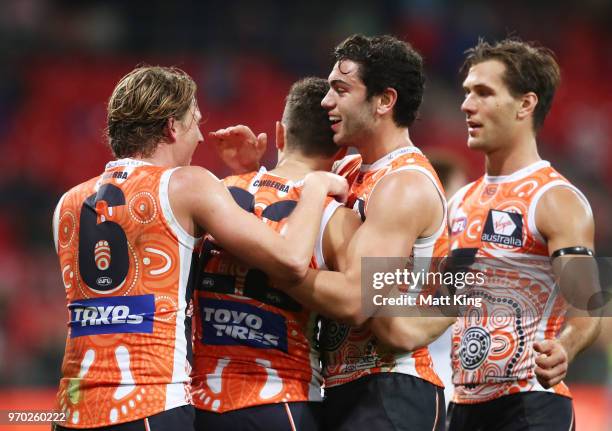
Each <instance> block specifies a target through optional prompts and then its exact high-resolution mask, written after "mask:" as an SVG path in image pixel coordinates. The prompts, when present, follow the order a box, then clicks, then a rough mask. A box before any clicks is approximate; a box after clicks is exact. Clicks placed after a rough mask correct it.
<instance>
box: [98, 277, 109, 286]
mask: <svg viewBox="0 0 612 431" xmlns="http://www.w3.org/2000/svg"><path fill="white" fill-rule="evenodd" d="M96 284H97V285H98V286H100V287H106V286H110V285H111V284H113V279H112V278H110V277H98V279H97V280H96Z"/></svg>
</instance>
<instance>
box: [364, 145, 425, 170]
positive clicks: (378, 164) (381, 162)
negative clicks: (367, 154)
mask: <svg viewBox="0 0 612 431" xmlns="http://www.w3.org/2000/svg"><path fill="white" fill-rule="evenodd" d="M410 153H417V154H420V155H423V152H422V151H421V150H419V148H418V147H415V146H414V145H412V146H410V147H401V148H398V149H396V150H393V151H391V152H390V153H389V154H386V155H384V156H383V157H381V158H380V159H378V160H376V161H375V162H374V163H372V164H369V165H368V164H365V163H361V167H360V168H359V170H360V171H361V172H367V171H377V170H378V169H381V168H384V167H385V166H387V165H388V164H389V163H391V162H392V161H393V160H395V159H396V158H398V157H400V156H403V155H404V154H410Z"/></svg>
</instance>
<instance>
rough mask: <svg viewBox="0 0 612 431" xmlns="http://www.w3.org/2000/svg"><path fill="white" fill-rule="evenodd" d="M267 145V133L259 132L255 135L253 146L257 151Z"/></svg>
mask: <svg viewBox="0 0 612 431" xmlns="http://www.w3.org/2000/svg"><path fill="white" fill-rule="evenodd" d="M267 146H268V135H267V134H265V133H260V134H259V135H257V142H256V143H255V148H256V149H257V150H258V151H262V150H264V151H265V149H266V147H267Z"/></svg>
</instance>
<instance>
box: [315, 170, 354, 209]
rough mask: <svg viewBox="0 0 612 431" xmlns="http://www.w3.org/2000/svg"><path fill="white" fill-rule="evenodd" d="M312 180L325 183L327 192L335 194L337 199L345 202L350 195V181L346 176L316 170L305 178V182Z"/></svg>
mask: <svg viewBox="0 0 612 431" xmlns="http://www.w3.org/2000/svg"><path fill="white" fill-rule="evenodd" d="M310 181H317V182H320V183H321V184H323V187H325V189H326V190H327V194H328V195H331V196H334V197H335V198H336V200H338V201H340V202H342V203H345V202H346V199H347V197H348V182H347V181H346V178H344V177H341V176H340V175H336V174H332V173H331V172H323V171H316V172H311V173H309V174H308V175H306V177H305V178H304V184H306V183H307V182H310Z"/></svg>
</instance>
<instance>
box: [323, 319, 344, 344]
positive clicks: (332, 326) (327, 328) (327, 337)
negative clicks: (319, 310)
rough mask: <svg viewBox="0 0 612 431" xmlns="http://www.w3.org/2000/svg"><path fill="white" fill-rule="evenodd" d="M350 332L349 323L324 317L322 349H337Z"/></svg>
mask: <svg viewBox="0 0 612 431" xmlns="http://www.w3.org/2000/svg"><path fill="white" fill-rule="evenodd" d="M348 333H349V326H348V325H344V324H342V323H338V322H334V321H333V320H327V319H324V320H323V325H322V328H321V338H320V343H321V349H323V350H326V351H328V352H332V351H334V350H336V349H337V348H338V347H340V345H341V344H342V342H343V341H344V340H345V339H346V337H347V335H348Z"/></svg>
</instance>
